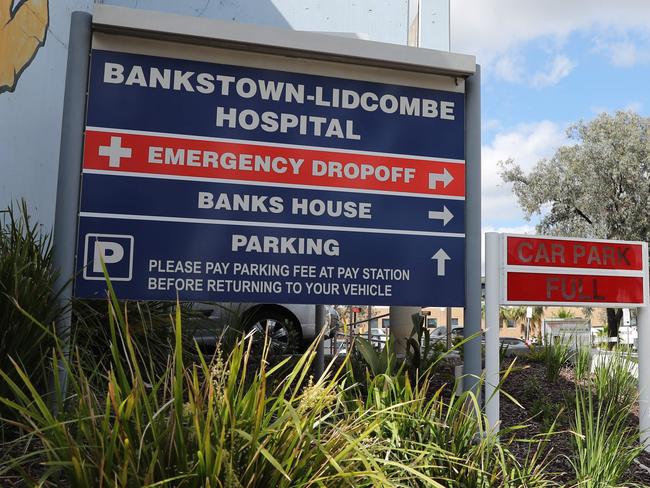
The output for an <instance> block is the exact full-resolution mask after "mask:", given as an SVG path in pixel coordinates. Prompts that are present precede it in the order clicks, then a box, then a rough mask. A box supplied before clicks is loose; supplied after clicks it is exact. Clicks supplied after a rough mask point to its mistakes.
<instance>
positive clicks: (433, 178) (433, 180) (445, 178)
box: [429, 168, 454, 190]
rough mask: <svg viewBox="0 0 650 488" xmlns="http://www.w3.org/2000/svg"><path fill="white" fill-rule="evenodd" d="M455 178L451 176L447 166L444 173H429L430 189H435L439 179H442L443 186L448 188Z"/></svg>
mask: <svg viewBox="0 0 650 488" xmlns="http://www.w3.org/2000/svg"><path fill="white" fill-rule="evenodd" d="M453 179H454V177H453V176H451V173H450V172H449V171H447V168H445V169H444V171H443V172H442V173H429V189H430V190H435V189H436V187H437V186H438V182H439V181H442V184H443V187H444V188H447V185H448V184H449V183H451V182H452V181H453Z"/></svg>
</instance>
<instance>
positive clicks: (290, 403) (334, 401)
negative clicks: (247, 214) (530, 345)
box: [0, 295, 548, 488]
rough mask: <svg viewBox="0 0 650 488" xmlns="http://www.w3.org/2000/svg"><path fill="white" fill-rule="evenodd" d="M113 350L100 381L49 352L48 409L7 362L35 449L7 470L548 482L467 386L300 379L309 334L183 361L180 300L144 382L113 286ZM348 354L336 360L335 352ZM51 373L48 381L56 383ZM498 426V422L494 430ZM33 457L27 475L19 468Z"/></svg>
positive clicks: (90, 481) (57, 478) (336, 373)
mask: <svg viewBox="0 0 650 488" xmlns="http://www.w3.org/2000/svg"><path fill="white" fill-rule="evenodd" d="M108 321H109V323H108V330H109V334H110V336H111V341H110V355H111V360H110V361H108V362H106V363H105V364H107V365H108V368H109V369H108V370H107V371H106V372H105V377H104V381H103V383H97V382H94V381H93V380H96V379H97V376H95V377H94V378H91V376H89V374H88V372H87V369H88V367H87V365H86V364H85V363H84V362H83V361H82V360H81V357H80V356H79V354H77V353H76V351H75V350H73V351H72V354H71V356H70V359H67V358H66V356H65V355H63V354H59V355H58V356H57V357H56V359H55V361H54V364H53V370H54V371H55V372H56V371H58V366H59V362H60V364H61V365H62V366H63V367H64V368H65V369H66V370H67V371H68V376H69V380H68V381H69V389H70V390H69V394H68V397H67V398H65V399H63V398H62V392H61V391H60V389H59V390H57V397H58V398H59V399H60V401H61V402H63V403H64V405H65V408H64V409H60V410H59V411H60V412H62V413H60V414H58V415H55V414H54V413H53V412H52V411H51V410H50V409H49V408H48V406H47V403H46V402H45V400H44V397H43V396H42V395H41V394H40V393H39V392H38V390H37V389H36V388H35V387H34V385H33V383H32V382H31V380H30V379H29V377H28V376H27V374H26V373H25V370H24V369H23V368H22V367H21V366H20V365H18V364H16V365H15V371H16V374H17V375H18V377H19V380H18V381H13V380H12V379H11V378H10V377H9V376H8V374H7V373H6V372H1V371H0V376H1V377H2V378H3V379H4V380H5V381H7V383H8V384H9V385H10V387H11V389H12V392H13V393H14V395H15V397H16V400H15V401H12V400H10V399H7V398H0V402H2V403H3V404H4V405H5V406H6V407H7V408H9V409H11V410H13V411H14V413H15V414H16V416H17V417H19V419H20V420H17V421H15V422H14V425H17V426H18V427H20V428H21V429H23V430H24V431H25V439H23V440H26V439H37V440H38V441H39V445H40V446H41V447H40V448H38V449H30V450H27V451H26V454H24V455H23V456H19V457H17V458H15V459H14V460H13V462H12V463H11V465H10V466H9V467H7V468H4V469H0V476H2V475H3V473H6V472H7V471H8V470H14V472H18V473H21V475H22V476H23V477H24V478H25V479H26V480H27V481H28V483H29V484H35V483H36V484H39V485H40V486H54V485H56V484H59V483H60V482H61V481H63V480H64V481H66V482H67V483H68V484H69V485H70V486H73V487H74V486H79V487H86V486H145V485H147V486H170V485H173V486H184V487H185V486H187V487H194V486H195V487H199V486H249V487H257V486H259V487H266V486H274V487H275V486H278V487H289V486H291V487H293V486H304V487H306V486H360V487H364V486H405V487H408V486H413V487H415V486H433V487H435V486H451V487H469V486H472V487H485V488H487V487H490V486H509V487H513V488H514V487H519V486H533V487H535V486H547V485H548V480H547V479H546V478H544V476H543V474H542V473H543V468H544V465H545V464H544V462H543V460H542V459H541V458H540V457H539V456H538V454H537V451H535V452H534V453H533V454H532V455H531V456H530V457H529V458H526V459H524V460H520V459H518V458H517V457H516V456H515V455H513V454H512V453H511V452H510V450H509V449H508V442H509V441H505V442H498V441H497V438H496V437H495V436H494V435H493V434H491V433H489V432H486V429H485V427H484V426H485V420H484V417H483V415H482V413H481V411H480V408H479V406H478V402H477V400H476V398H475V397H474V396H473V395H472V394H471V393H465V394H463V395H462V396H458V397H456V396H453V394H452V398H451V399H450V400H445V399H444V398H443V395H442V391H443V390H442V389H439V390H438V391H437V392H435V391H434V392H432V391H430V390H431V383H430V381H429V377H428V376H427V375H425V376H418V377H417V379H416V380H415V381H411V379H410V378H409V375H408V374H403V373H396V374H390V375H388V374H378V375H377V376H375V377H374V378H372V379H369V380H368V384H367V385H366V388H365V393H364V394H362V393H361V389H360V387H359V385H356V384H353V383H352V378H351V376H350V375H349V374H348V373H347V365H346V362H345V361H344V363H343V364H342V365H341V366H340V367H338V369H334V367H333V365H332V364H330V366H329V367H328V368H327V371H326V374H325V376H324V377H323V378H321V379H319V380H318V381H314V380H312V379H311V378H310V366H311V363H312V361H313V359H314V357H315V354H316V351H315V344H316V343H314V344H313V345H312V346H311V347H310V348H309V349H308V350H307V352H306V353H305V354H304V355H303V356H301V357H299V358H297V359H295V363H294V364H292V365H291V363H290V359H289V358H288V359H285V360H283V361H282V362H280V363H279V364H277V365H275V366H271V365H269V363H268V361H267V356H266V355H267V353H268V349H266V350H265V351H263V353H262V358H261V360H260V361H259V362H254V361H253V356H251V347H252V340H246V341H243V340H242V341H240V342H238V343H237V344H236V346H235V347H234V349H233V350H232V352H231V353H230V354H229V355H227V356H224V355H223V354H217V356H216V357H215V358H213V359H212V360H208V359H207V358H205V357H204V356H203V355H202V354H200V352H197V359H198V362H197V363H194V364H188V363H186V362H185V361H186V358H185V356H184V348H183V345H182V327H181V315H180V310H179V309H178V308H177V311H176V315H175V320H174V347H173V355H172V357H171V358H169V360H168V362H167V365H168V367H167V368H165V371H164V373H163V374H162V375H161V376H160V377H159V378H157V379H155V380H154V381H150V380H151V378H148V377H146V376H145V374H144V373H143V370H142V368H141V366H140V364H141V360H140V358H139V356H140V355H141V351H139V350H138V345H137V344H136V343H135V342H134V341H133V338H132V333H131V327H130V326H129V323H128V321H127V320H126V317H125V315H124V313H123V309H122V308H121V306H120V304H119V303H118V302H117V300H116V299H115V297H114V296H113V295H111V299H110V302H109V314H108ZM346 361H347V359H346ZM56 380H57V378H56V377H55V385H58V381H56ZM506 434H507V432H506ZM35 462H38V463H41V466H42V468H41V470H42V472H41V473H40V474H39V478H40V479H39V480H38V482H37V481H36V480H34V479H30V478H29V475H28V474H27V473H28V469H27V467H28V466H29V464H30V463H35Z"/></svg>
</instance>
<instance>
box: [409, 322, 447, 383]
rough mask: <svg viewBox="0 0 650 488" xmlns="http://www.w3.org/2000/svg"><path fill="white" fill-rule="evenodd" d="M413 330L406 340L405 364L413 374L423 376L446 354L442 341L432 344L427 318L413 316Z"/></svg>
mask: <svg viewBox="0 0 650 488" xmlns="http://www.w3.org/2000/svg"><path fill="white" fill-rule="evenodd" d="M411 320H412V322H413V329H412V330H411V334H410V335H409V337H408V339H407V340H406V357H405V363H406V367H407V369H408V371H410V372H411V374H423V373H424V372H426V371H428V370H429V369H430V368H431V366H433V365H434V364H435V363H437V362H438V360H439V359H440V358H441V357H442V356H443V354H444V353H445V351H444V346H443V344H442V341H436V342H435V343H432V342H431V333H430V332H429V328H428V327H427V326H426V317H424V316H422V315H420V314H413V315H412V316H411Z"/></svg>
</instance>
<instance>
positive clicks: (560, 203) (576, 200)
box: [500, 112, 650, 337]
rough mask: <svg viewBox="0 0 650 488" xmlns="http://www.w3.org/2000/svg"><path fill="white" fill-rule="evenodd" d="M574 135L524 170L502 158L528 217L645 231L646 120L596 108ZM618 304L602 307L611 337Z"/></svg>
mask: <svg viewBox="0 0 650 488" xmlns="http://www.w3.org/2000/svg"><path fill="white" fill-rule="evenodd" d="M567 135H568V137H569V138H570V139H572V140H573V141H575V143H574V144H572V145H567V146H562V147H560V148H559V149H558V150H557V151H556V152H555V154H554V155H553V157H552V158H550V159H542V160H540V161H539V162H538V163H537V165H536V166H535V167H534V168H533V169H532V170H531V171H530V173H528V174H526V173H525V172H524V171H523V170H522V169H521V167H520V166H519V165H518V164H517V163H516V162H515V161H513V160H512V159H508V160H506V161H502V162H500V166H501V178H502V179H503V181H504V182H506V183H512V185H513V191H514V194H515V195H516V197H517V200H518V202H519V205H520V206H521V208H522V209H523V210H524V212H525V214H526V218H527V219H530V218H531V217H532V216H533V215H535V216H538V217H539V223H538V224H537V231H538V232H539V233H540V234H551V235H559V236H570V237H584V238H601V239H624V240H643V241H647V240H648V239H649V238H650V211H649V209H650V158H649V155H650V119H648V118H645V117H641V116H639V115H637V114H634V113H631V112H617V113H616V114H615V115H610V114H600V115H599V116H598V117H596V118H595V119H593V120H591V121H589V122H584V121H580V122H578V123H577V124H575V125H573V126H571V127H570V128H569V129H568V131H567ZM621 317H622V310H620V309H608V310H607V329H608V333H609V335H610V336H612V337H613V336H617V335H618V325H619V322H620V320H621Z"/></svg>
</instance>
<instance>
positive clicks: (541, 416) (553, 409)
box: [530, 390, 564, 432]
mask: <svg viewBox="0 0 650 488" xmlns="http://www.w3.org/2000/svg"><path fill="white" fill-rule="evenodd" d="M563 410H564V409H563V407H562V405H560V404H558V403H554V402H551V401H550V400H549V399H548V398H547V397H546V396H539V390H537V398H535V400H533V403H532V404H531V406H530V413H531V414H532V416H533V418H535V420H537V421H538V422H540V424H541V425H542V430H543V431H545V432H548V431H549V430H551V429H552V428H553V427H554V425H555V423H556V422H557V418H558V416H559V415H560V414H561V413H562V412H563Z"/></svg>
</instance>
